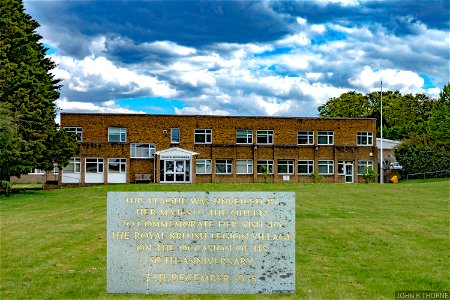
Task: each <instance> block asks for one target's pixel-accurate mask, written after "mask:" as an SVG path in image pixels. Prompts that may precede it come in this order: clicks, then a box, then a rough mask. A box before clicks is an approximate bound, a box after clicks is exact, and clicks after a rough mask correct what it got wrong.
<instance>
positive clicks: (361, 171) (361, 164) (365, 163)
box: [358, 160, 374, 175]
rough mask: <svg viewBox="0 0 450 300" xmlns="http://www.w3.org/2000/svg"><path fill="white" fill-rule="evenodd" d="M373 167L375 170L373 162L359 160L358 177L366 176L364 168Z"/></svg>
mask: <svg viewBox="0 0 450 300" xmlns="http://www.w3.org/2000/svg"><path fill="white" fill-rule="evenodd" d="M365 167H371V168H372V170H374V168H373V160H358V175H364V168H365Z"/></svg>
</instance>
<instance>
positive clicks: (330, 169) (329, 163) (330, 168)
mask: <svg viewBox="0 0 450 300" xmlns="http://www.w3.org/2000/svg"><path fill="white" fill-rule="evenodd" d="M320 167H326V168H327V171H326V172H321V171H320ZM317 171H318V172H319V174H320V175H333V174H334V161H333V160H319V161H318V163H317Z"/></svg>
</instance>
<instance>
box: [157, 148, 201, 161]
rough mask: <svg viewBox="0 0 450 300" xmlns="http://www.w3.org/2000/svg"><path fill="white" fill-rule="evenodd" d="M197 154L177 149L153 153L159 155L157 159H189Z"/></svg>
mask: <svg viewBox="0 0 450 300" xmlns="http://www.w3.org/2000/svg"><path fill="white" fill-rule="evenodd" d="M197 154H198V153H197V152H193V151H189V150H186V149H182V148H178V147H175V148H169V149H166V150H161V151H157V152H155V155H159V159H191V158H192V156H193V155H197Z"/></svg>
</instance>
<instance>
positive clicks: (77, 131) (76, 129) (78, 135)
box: [64, 127, 83, 142]
mask: <svg viewBox="0 0 450 300" xmlns="http://www.w3.org/2000/svg"><path fill="white" fill-rule="evenodd" d="M64 130H65V131H66V132H67V133H71V134H75V136H76V139H77V141H78V142H81V141H82V140H83V128H82V127H64Z"/></svg>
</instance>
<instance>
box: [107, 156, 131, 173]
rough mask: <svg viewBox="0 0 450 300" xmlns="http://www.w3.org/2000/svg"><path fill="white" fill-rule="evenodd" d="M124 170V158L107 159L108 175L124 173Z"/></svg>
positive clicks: (125, 162)
mask: <svg viewBox="0 0 450 300" xmlns="http://www.w3.org/2000/svg"><path fill="white" fill-rule="evenodd" d="M126 168H127V160H126V158H108V173H125V172H126V171H125V170H126Z"/></svg>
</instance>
